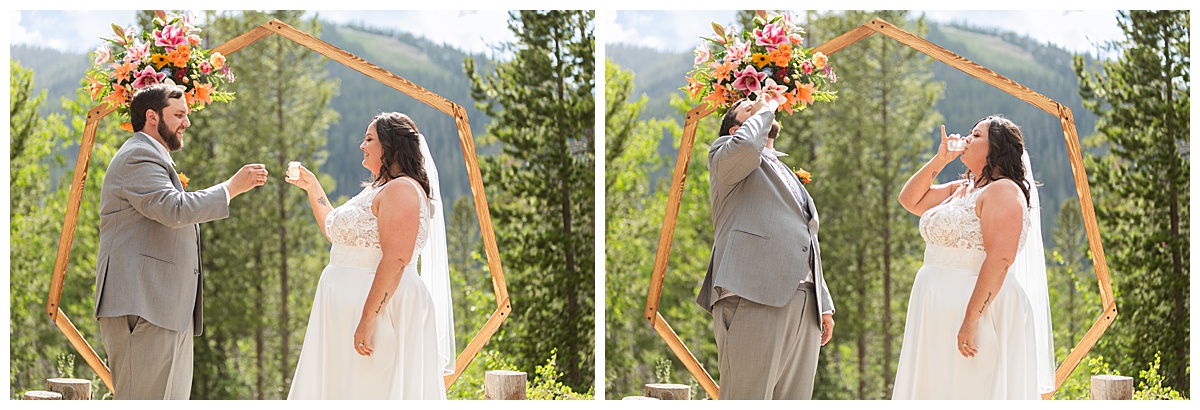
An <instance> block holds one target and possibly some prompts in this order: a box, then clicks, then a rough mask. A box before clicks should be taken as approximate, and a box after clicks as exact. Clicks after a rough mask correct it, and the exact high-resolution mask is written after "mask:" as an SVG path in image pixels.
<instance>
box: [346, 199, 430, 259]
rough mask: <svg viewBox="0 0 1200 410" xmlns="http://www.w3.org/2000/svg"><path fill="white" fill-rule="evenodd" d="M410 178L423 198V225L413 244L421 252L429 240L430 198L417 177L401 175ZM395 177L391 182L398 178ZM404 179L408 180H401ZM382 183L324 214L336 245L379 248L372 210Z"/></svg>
mask: <svg viewBox="0 0 1200 410" xmlns="http://www.w3.org/2000/svg"><path fill="white" fill-rule="evenodd" d="M402 180H403V181H407V184H409V185H412V186H413V187H414V188H416V189H417V192H420V193H421V198H422V200H421V202H422V203H423V204H424V205H425V206H421V207H420V209H421V214H420V218H421V223H420V229H419V230H418V231H417V243H416V246H415V247H414V248H413V255H416V254H418V253H419V252H420V250H421V249H423V248H424V247H425V243H426V242H427V241H428V240H429V215H430V209H429V201H428V200H427V199H425V192H424V191H422V190H421V189H420V186H419V185H417V183H416V182H415V181H412V180H410V179H402ZM395 181H396V180H393V181H392V182H395ZM401 183H405V182H401ZM381 190H383V187H382V186H381V187H377V188H376V187H370V186H368V187H366V188H363V190H362V192H360V193H358V195H355V196H354V197H353V198H350V200H349V201H346V203H344V204H342V206H339V207H337V208H334V210H333V211H330V212H329V215H328V216H326V217H325V233H326V234H328V235H329V240H330V241H332V242H333V244H334V245H343V246H349V247H355V248H371V249H380V247H379V218H377V217H376V216H375V214H374V213H373V212H371V201H373V200H374V199H375V195H377V194H379V191H381ZM409 261H410V262H409V264H413V263H416V258H410V259H409Z"/></svg>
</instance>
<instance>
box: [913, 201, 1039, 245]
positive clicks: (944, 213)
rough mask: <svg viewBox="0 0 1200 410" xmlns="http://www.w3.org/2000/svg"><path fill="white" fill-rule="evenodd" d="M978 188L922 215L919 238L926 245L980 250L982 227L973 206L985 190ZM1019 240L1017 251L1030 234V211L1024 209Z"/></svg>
mask: <svg viewBox="0 0 1200 410" xmlns="http://www.w3.org/2000/svg"><path fill="white" fill-rule="evenodd" d="M986 188H987V187H984V188H977V189H975V190H973V191H971V192H970V193H967V194H966V195H963V196H962V197H959V198H957V199H952V200H950V201H947V202H943V203H942V204H940V205H938V206H935V207H933V208H929V210H927V211H925V213H924V214H921V223H920V225H919V226H920V228H921V237H922V238H924V239H925V243H926V244H929V245H939V246H944V247H947V248H955V249H971V250H978V251H983V250H984V248H983V227H982V225H981V223H980V221H979V216H977V215H975V203H976V201H978V200H979V195H980V194H981V193H982V192H983V191H984V189H986ZM1023 209H1024V212H1022V217H1021V219H1022V221H1021V224H1022V228H1021V239H1020V241H1019V242H1018V245H1017V249H1018V250H1020V249H1023V248H1025V235H1026V233H1027V232H1029V224H1030V220H1029V208H1028V207H1025V208H1023Z"/></svg>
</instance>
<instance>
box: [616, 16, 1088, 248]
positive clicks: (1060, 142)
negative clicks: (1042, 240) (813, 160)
mask: <svg viewBox="0 0 1200 410" xmlns="http://www.w3.org/2000/svg"><path fill="white" fill-rule="evenodd" d="M929 25H930V28H931V29H930V32H929V35H928V36H927V39H928V40H930V41H932V42H933V43H935V44H938V45H940V46H942V47H944V48H946V49H948V50H950V51H953V52H955V53H957V54H959V55H961V56H963V57H966V58H967V59H969V60H971V61H974V62H976V63H978V64H981V65H983V66H985V67H988V68H989V69H991V70H993V71H995V72H997V73H999V74H1000V75H1003V76H1005V77H1008V78H1009V79H1011V80H1013V81H1016V82H1018V83H1020V84H1021V85H1023V86H1025V87H1028V88H1030V89H1033V90H1035V91H1037V92H1039V93H1041V94H1043V95H1045V96H1046V97H1048V98H1050V99H1053V100H1055V101H1058V102H1060V103H1062V104H1064V105H1066V106H1067V107H1068V108H1070V109H1071V111H1072V112H1073V113H1074V115H1075V117H1076V119H1075V126H1076V129H1077V132H1078V134H1079V136H1080V137H1081V138H1083V137H1085V136H1087V135H1090V134H1092V132H1093V130H1094V129H1095V123H1096V117H1095V115H1093V114H1092V113H1091V112H1089V111H1087V110H1086V109H1084V108H1083V105H1082V103H1081V99H1080V97H1079V94H1078V80H1077V79H1076V77H1075V74H1074V71H1073V70H1072V68H1071V60H1072V54H1071V53H1070V52H1068V51H1066V50H1063V49H1061V48H1058V47H1055V46H1051V45H1046V44H1042V43H1039V42H1037V41H1036V40H1033V39H1031V38H1029V37H1026V36H1021V35H1017V34H1014V33H1011V32H1001V31H998V30H995V29H980V28H974V27H965V26H960V25H945V24H937V23H930V24H929ZM851 47H853V45H852V46H851ZM605 53H606V55H607V56H608V58H609V59H611V60H612V61H613V62H615V63H616V64H618V65H619V66H620V67H621V68H622V69H624V70H631V71H633V73H634V82H635V87H636V88H635V95H641V94H644V95H646V96H647V97H648V102H647V105H646V111H645V112H644V113H643V114H642V119H649V118H674V119H675V120H676V121H678V122H679V123H680V124H682V123H683V116H682V115H681V114H679V113H678V112H676V111H675V110H673V109H671V108H670V107H668V106H667V102H668V101H670V97H669V96H670V94H676V95H679V96H681V97H682V96H683V95H684V93H683V91H680V90H679V88H680V87H682V86H684V85H686V84H687V82H686V80H685V79H684V77H685V76H686V74H687V72H688V71H689V70H690V69H691V67H692V54H691V53H690V52H682V53H671V52H662V51H657V50H653V49H648V48H642V47H635V46H629V45H624V44H609V45H607V46H606V48H605ZM830 59H831V61H834V64H835V65H836V61H837V55H836V54H834V55H833V56H831V58H830ZM933 79H934V81H942V82H945V83H946V91H945V97H944V98H943V99H942V100H941V101H939V102H938V104H937V105H936V108H937V110H938V111H940V112H941V113H942V115H943V116H944V117H945V118H946V130H947V132H949V133H959V134H965V133H967V132H969V130H970V128H971V127H972V126H973V125H974V123H975V121H977V120H979V119H980V118H983V117H984V116H987V115H991V114H1003V115H1004V116H1005V117H1008V118H1009V119H1012V120H1013V121H1014V122H1016V123H1017V124H1018V125H1020V126H1021V127H1022V133H1023V135H1024V137H1025V142H1026V146H1027V147H1028V149H1029V151H1030V157H1031V162H1032V164H1033V168H1034V170H1036V173H1035V175H1034V177H1035V179H1037V180H1038V181H1039V182H1041V183H1042V184H1043V185H1042V187H1041V191H1040V192H1041V195H1042V208H1043V213H1042V219H1043V220H1042V225H1043V226H1042V228H1043V231H1044V232H1046V233H1047V234H1046V241H1047V246H1050V245H1051V243H1050V242H1051V239H1050V237H1049V234H1048V233H1049V232H1050V230H1051V229H1052V228H1053V224H1054V220H1055V216H1057V213H1058V208H1059V205H1060V204H1061V203H1062V201H1064V200H1076V193H1075V183H1074V179H1073V177H1072V173H1071V168H1070V163H1069V162H1068V158H1067V153H1066V143H1065V141H1064V139H1063V132H1062V126H1061V125H1060V123H1059V120H1058V117H1057V116H1054V115H1051V114H1049V113H1046V112H1045V111H1042V110H1041V109H1038V108H1036V107H1034V106H1032V105H1030V104H1028V103H1026V102H1024V101H1022V100H1019V99H1017V98H1016V97H1013V96H1011V95H1009V94H1008V93H1005V92H1003V91H1000V90H998V89H996V88H995V87H992V86H990V85H987V84H985V83H983V82H981V81H979V80H977V79H975V78H973V77H971V76H969V75H967V74H965V73H963V72H961V71H958V70H957V69H954V68H951V67H950V66H947V65H945V64H940V63H938V64H934V65H933ZM835 88H836V87H835ZM801 115H803V114H801ZM933 132H934V130H930V135H929V136H913V137H914V138H925V137H929V139H930V141H931V145H930V147H931V149H932V147H933V143H934V142H933V141H934V139H933ZM669 138H677V136H676V137H667V138H664V142H663V144H661V145H660V147H661V150H662V151H663V152H662V154H663V155H664V156H666V157H668V158H674V157H675V152H674V149H673V148H671V141H670V139H669ZM964 170H965V168H962V167H960V166H956V165H951V166H949V167H947V169H946V170H945V171H944V173H943V175H942V179H943V180H946V179H950V178H953V175H956V174H958V173H960V172H962V171H964Z"/></svg>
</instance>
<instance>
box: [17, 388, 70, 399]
mask: <svg viewBox="0 0 1200 410" xmlns="http://www.w3.org/2000/svg"><path fill="white" fill-rule="evenodd" d="M25 400H62V394H59V393H55V392H52V391H45V390H30V391H27V392H25Z"/></svg>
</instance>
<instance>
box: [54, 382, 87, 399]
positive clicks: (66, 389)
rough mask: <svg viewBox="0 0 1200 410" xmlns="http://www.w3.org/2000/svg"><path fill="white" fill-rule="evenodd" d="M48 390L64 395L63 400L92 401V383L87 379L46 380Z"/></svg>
mask: <svg viewBox="0 0 1200 410" xmlns="http://www.w3.org/2000/svg"><path fill="white" fill-rule="evenodd" d="M46 390H49V391H52V392H55V393H59V394H62V399H63V400H91V399H92V381H91V380H85V379H46Z"/></svg>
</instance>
